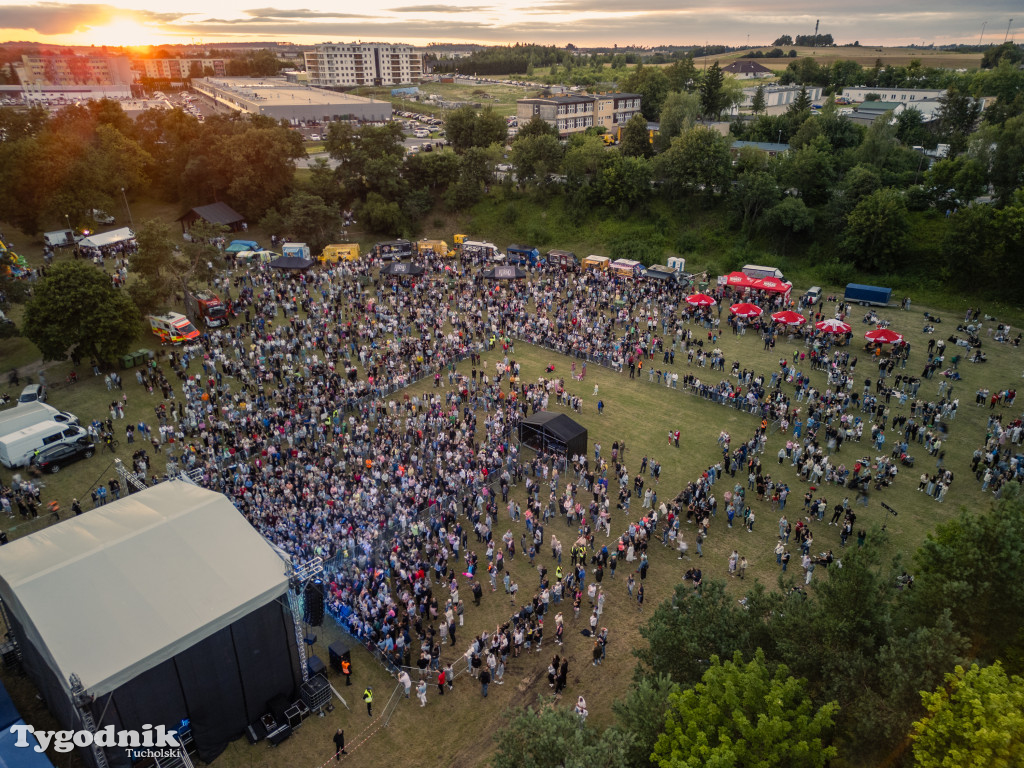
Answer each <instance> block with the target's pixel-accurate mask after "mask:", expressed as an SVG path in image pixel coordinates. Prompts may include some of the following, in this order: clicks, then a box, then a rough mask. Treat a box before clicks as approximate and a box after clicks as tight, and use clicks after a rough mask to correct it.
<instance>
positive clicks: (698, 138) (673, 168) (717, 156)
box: [654, 125, 732, 196]
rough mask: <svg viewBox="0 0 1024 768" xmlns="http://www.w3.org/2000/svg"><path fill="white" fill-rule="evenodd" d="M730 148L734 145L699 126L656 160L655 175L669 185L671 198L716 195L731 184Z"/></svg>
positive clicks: (685, 134)
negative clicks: (681, 195)
mask: <svg viewBox="0 0 1024 768" xmlns="http://www.w3.org/2000/svg"><path fill="white" fill-rule="evenodd" d="M730 146H731V141H730V140H729V139H727V138H725V137H724V136H722V135H721V134H719V133H718V132H717V131H714V130H712V129H711V128H707V127H705V126H702V125H698V126H696V127H694V128H692V129H690V130H689V131H687V132H686V133H684V134H683V135H682V136H679V137H677V138H675V139H673V140H672V143H671V144H670V145H669V148H668V149H667V150H665V151H664V152H662V153H661V154H660V155H657V156H656V157H655V166H654V169H655V174H656V175H657V176H659V177H661V178H662V179H663V180H664V181H665V182H666V184H668V191H669V194H671V195H680V194H686V193H689V194H692V193H695V192H703V193H704V194H705V195H709V196H710V195H713V194H714V193H715V192H717V191H718V190H720V189H722V188H723V187H724V186H725V185H726V184H727V183H728V182H729V178H730V176H731V171H732V168H731V164H730V163H731V158H730V155H729V148H730Z"/></svg>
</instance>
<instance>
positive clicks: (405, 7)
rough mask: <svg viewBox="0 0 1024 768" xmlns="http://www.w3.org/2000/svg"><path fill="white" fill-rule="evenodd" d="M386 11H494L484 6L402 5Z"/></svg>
mask: <svg viewBox="0 0 1024 768" xmlns="http://www.w3.org/2000/svg"><path fill="white" fill-rule="evenodd" d="M386 10H388V11H392V12H394V13H485V12H487V11H493V10H494V9H493V8H491V7H490V6H486V5H403V6H401V7H399V8H387V9H386Z"/></svg>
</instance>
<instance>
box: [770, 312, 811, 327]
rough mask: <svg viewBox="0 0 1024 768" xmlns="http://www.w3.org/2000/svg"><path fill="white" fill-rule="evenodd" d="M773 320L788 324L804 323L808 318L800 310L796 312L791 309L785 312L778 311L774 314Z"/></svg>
mask: <svg viewBox="0 0 1024 768" xmlns="http://www.w3.org/2000/svg"><path fill="white" fill-rule="evenodd" d="M772 320H774V321H775V322H776V323H785V324H786V325H803V324H804V323H806V322H807V318H806V317H804V316H803V315H801V314H800V313H799V312H794V311H792V310H790V309H787V310H785V311H784V312H776V313H775V314H774V315H772Z"/></svg>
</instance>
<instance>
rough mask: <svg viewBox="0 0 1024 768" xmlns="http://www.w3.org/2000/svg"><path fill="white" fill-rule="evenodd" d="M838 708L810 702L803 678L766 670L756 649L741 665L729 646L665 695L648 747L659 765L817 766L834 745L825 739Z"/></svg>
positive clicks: (666, 767)
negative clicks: (725, 654)
mask: <svg viewBox="0 0 1024 768" xmlns="http://www.w3.org/2000/svg"><path fill="white" fill-rule="evenodd" d="M838 709H839V707H838V705H837V704H835V703H834V702H830V703H827V704H825V705H824V706H821V707H816V706H815V704H814V702H813V701H812V699H811V697H810V696H809V695H808V693H807V683H806V681H804V680H799V679H797V678H794V677H791V676H790V675H789V670H788V669H786V667H785V665H779V666H778V667H776V668H775V671H774V673H771V672H769V670H768V665H767V664H766V662H765V658H764V654H763V653H761V652H760V651H758V652H757V653H756V654H755V655H754V658H753V659H752V660H751V661H750V662H749V663H747V664H744V663H743V655H742V654H740V653H739V652H737V653H736V654H734V656H733V659H732V661H726V662H725V663H724V664H723V663H722V662H720V661H719V659H718V657H717V656H713V657H712V658H711V666H710V667H709V668H708V671H707V672H705V673H704V676H703V677H702V678H701V682H700V683H698V684H697V685H695V686H694V687H693V688H688V689H686V690H683V691H680V692H677V693H673V694H671V695H670V696H669V711H668V716H667V718H666V722H665V731H664V733H663V734H662V735H661V736H660V737H659V739H658V742H657V744H656V745H655V748H654V754H653V758H654V762H655V763H656V764H657V765H659V766H661V768H703V766H708V765H716V766H739V765H757V766H761V767H762V768H824V767H825V766H826V765H828V764H829V761H830V760H831V759H832V758H834V757H835V756H836V755H837V754H838V751H837V750H836V748H835V747H834V746H832V745H831V744H830V737H831V732H832V729H833V724H834V723H833V718H834V716H835V714H836V712H837V711H838Z"/></svg>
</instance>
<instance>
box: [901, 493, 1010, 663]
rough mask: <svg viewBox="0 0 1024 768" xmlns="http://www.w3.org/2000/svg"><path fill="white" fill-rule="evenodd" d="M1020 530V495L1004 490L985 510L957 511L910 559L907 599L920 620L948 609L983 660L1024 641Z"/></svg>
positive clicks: (998, 655)
mask: <svg viewBox="0 0 1024 768" xmlns="http://www.w3.org/2000/svg"><path fill="white" fill-rule="evenodd" d="M1021 530H1024V494H1022V493H1021V492H1020V491H1019V489H1018V488H1015V487H1014V486H1012V485H1008V486H1006V487H1005V488H1004V489H1003V498H1002V499H1000V500H999V501H998V502H997V503H995V504H993V505H992V507H991V508H990V509H988V510H984V511H980V510H970V511H968V510H967V509H962V510H961V512H960V514H959V515H958V516H957V517H955V518H954V519H952V520H950V521H948V522H946V523H942V524H940V525H939V526H937V527H936V529H935V531H934V532H933V533H930V534H928V537H927V538H926V539H925V542H924V544H922V545H921V547H920V549H918V551H917V554H916V555H915V556H914V561H915V563H916V565H917V579H916V583H915V586H914V591H913V593H912V595H911V596H910V597H911V598H912V601H913V604H914V605H915V607H916V608H917V610H918V614H919V615H920V616H922V617H924V618H922V619H919V621H921V622H923V621H927V620H928V617H931V616H935V615H938V614H940V613H941V612H942V611H943V610H945V609H947V608H948V609H949V610H950V611H951V613H952V617H953V623H954V625H955V626H956V628H957V630H958V631H960V632H961V633H963V634H964V635H965V636H967V637H968V638H970V640H971V647H972V649H973V651H974V655H975V656H976V657H977V658H979V659H981V660H983V661H992V660H995V659H997V658H1006V657H1007V655H1008V654H1009V653H1011V651H1012V650H1013V649H1018V650H1019V649H1020V647H1021V645H1022V638H1024V539H1022V538H1021V536H1020V535H1019V532H1020V531H1021ZM995 563H998V564H999V565H998V567H993V564H995Z"/></svg>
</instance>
